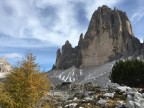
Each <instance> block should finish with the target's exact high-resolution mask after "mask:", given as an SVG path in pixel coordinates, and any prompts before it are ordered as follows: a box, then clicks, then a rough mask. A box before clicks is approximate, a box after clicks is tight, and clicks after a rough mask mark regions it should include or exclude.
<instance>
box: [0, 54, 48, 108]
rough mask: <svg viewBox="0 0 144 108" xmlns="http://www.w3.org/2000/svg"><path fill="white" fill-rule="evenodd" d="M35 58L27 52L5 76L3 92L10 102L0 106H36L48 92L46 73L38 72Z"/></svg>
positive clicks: (31, 107) (35, 107) (32, 107)
mask: <svg viewBox="0 0 144 108" xmlns="http://www.w3.org/2000/svg"><path fill="white" fill-rule="evenodd" d="M35 60H36V59H35V57H34V56H33V55H32V53H29V54H27V55H26V59H25V60H22V61H21V62H18V64H17V66H15V67H14V68H13V69H12V71H11V72H10V74H9V75H8V76H7V79H6V81H5V82H4V89H5V92H6V93H3V94H5V96H6V97H7V98H9V101H10V104H9V105H8V102H5V103H4V102H3V103H4V104H6V106H10V107H6V106H4V104H3V107H2V108H37V106H38V105H39V102H40V100H41V99H42V97H43V96H44V95H45V94H47V93H48V90H49V88H50V84H49V81H48V78H47V75H46V74H45V73H43V72H40V67H39V66H38V64H36V63H35ZM3 100H4V99H3ZM1 104H2V103H1ZM1 106H2V105H1ZM1 106H0V107H1Z"/></svg>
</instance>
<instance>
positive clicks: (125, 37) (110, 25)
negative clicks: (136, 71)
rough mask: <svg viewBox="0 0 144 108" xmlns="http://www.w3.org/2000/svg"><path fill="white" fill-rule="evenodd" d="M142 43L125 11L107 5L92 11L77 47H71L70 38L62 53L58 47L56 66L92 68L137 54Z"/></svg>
mask: <svg viewBox="0 0 144 108" xmlns="http://www.w3.org/2000/svg"><path fill="white" fill-rule="evenodd" d="M141 46H142V45H141V43H140V41H139V40H138V39H137V38H136V37H135V36H134V34H133V30H132V27H131V23H130V21H129V19H128V17H127V15H126V13H125V12H122V11H120V10H118V9H116V8H114V9H111V8H109V7H107V6H105V5H104V6H102V7H99V8H98V9H97V10H96V11H95V12H94V13H93V15H92V18H91V21H90V24H89V27H88V30H87V32H86V34H85V35H84V36H83V34H81V35H80V39H79V42H78V46H76V47H75V48H72V47H71V44H70V43H69V42H68V41H67V42H66V43H65V45H63V47H62V52H61V51H60V50H58V53H57V59H56V68H57V69H60V68H63V69H65V68H69V67H72V66H76V67H80V66H81V67H89V66H95V65H101V64H104V63H106V62H109V61H113V60H116V59H119V58H121V57H128V56H133V55H135V56H137V55H139V54H140V53H141Z"/></svg>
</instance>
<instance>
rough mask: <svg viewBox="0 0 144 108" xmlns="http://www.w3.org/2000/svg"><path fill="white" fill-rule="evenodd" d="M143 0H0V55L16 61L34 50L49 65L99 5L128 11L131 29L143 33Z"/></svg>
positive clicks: (74, 39) (83, 29)
mask: <svg viewBox="0 0 144 108" xmlns="http://www.w3.org/2000/svg"><path fill="white" fill-rule="evenodd" d="M143 4H144V0H0V57H6V58H7V60H8V61H9V62H10V63H11V64H13V65H15V64H16V62H17V60H21V59H22V58H23V57H24V56H25V54H26V53H27V52H33V54H34V55H35V56H36V57H37V62H38V63H39V65H40V66H41V67H42V68H43V69H45V70H49V69H51V67H52V65H53V64H54V63H55V57H56V51H57V49H58V48H60V47H61V46H62V45H63V44H64V43H65V41H66V40H69V41H70V43H71V44H72V46H73V47H74V46H76V45H77V42H78V39H79V35H80V34H81V33H84V34H85V32H86V30H87V27H88V24H89V21H90V18H91V16H92V13H93V12H94V11H95V10H96V9H97V8H98V7H99V6H102V5H108V6H109V7H111V8H114V7H116V8H118V9H120V10H123V11H125V12H126V13H127V15H128V17H129V19H130V21H131V23H132V28H133V32H134V34H135V36H136V37H138V38H139V39H140V40H141V42H142V40H143V37H144V30H143V29H144V6H143Z"/></svg>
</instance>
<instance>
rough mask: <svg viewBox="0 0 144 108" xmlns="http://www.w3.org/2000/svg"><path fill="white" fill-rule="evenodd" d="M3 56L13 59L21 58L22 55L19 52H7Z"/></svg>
mask: <svg viewBox="0 0 144 108" xmlns="http://www.w3.org/2000/svg"><path fill="white" fill-rule="evenodd" d="M4 57H5V58H12V59H15V58H22V57H23V55H21V54H19V53H7V54H5V55H4Z"/></svg>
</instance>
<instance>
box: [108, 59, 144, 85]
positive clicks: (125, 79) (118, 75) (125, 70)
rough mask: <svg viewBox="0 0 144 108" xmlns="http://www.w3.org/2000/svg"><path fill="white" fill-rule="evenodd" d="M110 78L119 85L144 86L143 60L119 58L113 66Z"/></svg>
mask: <svg viewBox="0 0 144 108" xmlns="http://www.w3.org/2000/svg"><path fill="white" fill-rule="evenodd" d="M110 79H111V81H112V82H114V83H118V84H120V85H127V86H130V87H138V86H139V87H140V86H144V62H143V61H141V60H137V59H136V60H125V61H122V60H120V61H119V62H116V64H115V65H114V66H113V68H112V72H111V76H110Z"/></svg>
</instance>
